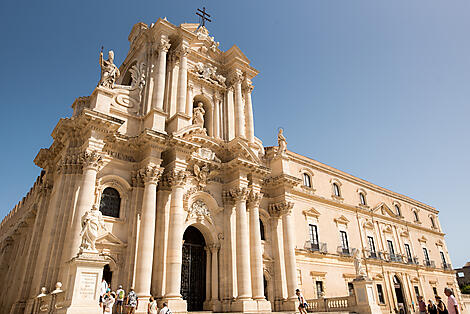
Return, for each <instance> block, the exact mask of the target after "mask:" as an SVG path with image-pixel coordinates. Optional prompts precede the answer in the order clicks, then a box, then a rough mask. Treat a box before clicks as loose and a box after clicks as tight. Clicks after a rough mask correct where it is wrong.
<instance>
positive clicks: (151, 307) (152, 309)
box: [147, 297, 157, 314]
mask: <svg viewBox="0 0 470 314" xmlns="http://www.w3.org/2000/svg"><path fill="white" fill-rule="evenodd" d="M149 301H150V302H149V304H148V307H147V314H157V301H155V299H154V298H153V297H150V300H149Z"/></svg>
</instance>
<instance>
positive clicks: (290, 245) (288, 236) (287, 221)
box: [281, 202, 297, 300]
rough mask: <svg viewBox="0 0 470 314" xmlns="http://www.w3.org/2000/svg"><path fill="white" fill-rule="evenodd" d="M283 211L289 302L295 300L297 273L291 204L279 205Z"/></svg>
mask: <svg viewBox="0 0 470 314" xmlns="http://www.w3.org/2000/svg"><path fill="white" fill-rule="evenodd" d="M281 204H282V206H283V209H282V210H283V211H284V212H285V213H284V215H283V216H282V228H283V231H284V260H285V263H286V280H287V298H288V299H289V300H295V299H297V297H296V295H295V289H297V271H296V267H295V265H296V263H295V235H294V226H293V225H292V207H293V206H294V204H293V203H290V202H284V203H281Z"/></svg>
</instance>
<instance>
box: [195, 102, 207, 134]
mask: <svg viewBox="0 0 470 314" xmlns="http://www.w3.org/2000/svg"><path fill="white" fill-rule="evenodd" d="M202 106H203V104H202V102H198V103H197V107H196V108H194V109H193V125H197V126H200V127H201V128H204V114H205V113H206V111H205V110H204V108H203V107H202Z"/></svg>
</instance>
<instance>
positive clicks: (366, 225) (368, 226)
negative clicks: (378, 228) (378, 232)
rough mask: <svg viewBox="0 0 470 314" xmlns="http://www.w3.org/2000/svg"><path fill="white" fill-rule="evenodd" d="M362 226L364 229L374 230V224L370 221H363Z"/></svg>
mask: <svg viewBox="0 0 470 314" xmlns="http://www.w3.org/2000/svg"><path fill="white" fill-rule="evenodd" d="M362 226H363V227H364V228H365V229H374V224H373V223H372V222H371V221H370V220H365V221H364V223H363V224H362Z"/></svg>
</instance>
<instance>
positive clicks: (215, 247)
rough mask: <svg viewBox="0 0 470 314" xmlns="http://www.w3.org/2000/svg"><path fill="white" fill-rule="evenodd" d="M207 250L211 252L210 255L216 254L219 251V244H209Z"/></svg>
mask: <svg viewBox="0 0 470 314" xmlns="http://www.w3.org/2000/svg"><path fill="white" fill-rule="evenodd" d="M207 248H209V250H210V251H211V253H212V254H216V253H217V251H218V250H219V249H220V244H216V243H214V244H209V245H208V246H207Z"/></svg>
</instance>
